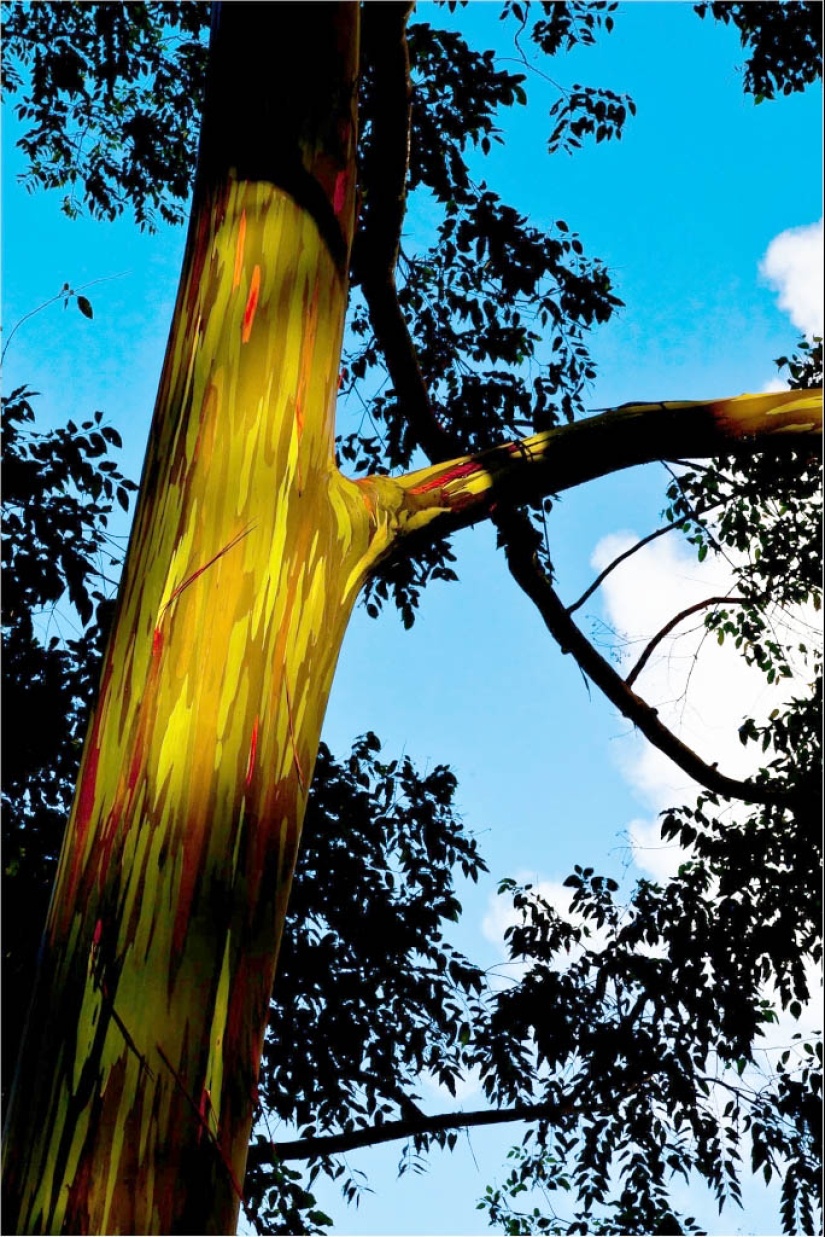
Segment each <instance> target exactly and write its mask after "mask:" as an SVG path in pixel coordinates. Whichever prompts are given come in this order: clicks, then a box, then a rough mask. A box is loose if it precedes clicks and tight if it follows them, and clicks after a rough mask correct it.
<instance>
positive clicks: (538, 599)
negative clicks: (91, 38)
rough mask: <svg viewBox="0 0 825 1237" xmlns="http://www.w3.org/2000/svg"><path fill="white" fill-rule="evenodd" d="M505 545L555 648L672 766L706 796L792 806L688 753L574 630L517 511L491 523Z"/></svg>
mask: <svg viewBox="0 0 825 1237" xmlns="http://www.w3.org/2000/svg"><path fill="white" fill-rule="evenodd" d="M496 523H497V524H498V526H499V528H500V530H501V532H502V535H503V537H504V541H505V552H506V554H507V562H508V565H509V567H510V571H511V573H512V575H513V578H514V579H515V580H516V581H517V582H518V583H519V584H520V585H521V587H522V588H523V589H524V591H525V593H527V595H528V597H530V598H531V600H532V601H533V602H534V603H535V605H536V607H537V609H538V611H539V613H540V614H541V616H542V618H543V619H544V622H545V626H546V627H547V629H548V631H549V632H550V634H551V635H552V636H553V637H554V638H555V640H556V641H557V642H558V644H559V645H560V647H561V649H562V652H564V653H572V655H573V657H574V658H575V659H576V661H577V662H578V664H579V666H580V667H581V669H582V670H583V671H584V673H585V674H586V675H587V676H588V677H589V678H590V679H592V681H593V682H594V683H595V684H596V686H597V687H599V688H600V689H601V690H602V691H603V692H604V694H605V696H607V698H608V700H609V701H610V702H611V704H613V705H615V706H616V708H617V709H618V710H619V711H620V713H622V714H623V715H624V716H625V717H626V718H627V719H628V721H631V722H633V724H634V726H636V728H637V729H638V730H640V731H641V733H642V734H643V735H644V736H645V738H646V739H647V740H648V742H649V743H652V744H653V746H654V747H656V748H658V749H659V751H660V752H664V754H665V755H666V756H668V757H669V758H670V759H671V760H672V761H673V762H674V764H676V765H678V767H679V768H680V769H681V770H682V771H683V772H684V773H686V774H687V775H688V776H689V777H692V778H693V779H694V780H695V781H697V782H699V783H700V784H701V785H702V786H704V787H705V789H706V790H708V791H710V792H711V794H718V795H723V796H725V797H726V798H729V799H741V800H743V801H744V802H745V803H760V804H764V805H767V806H782V805H788V806H793V805H794V804H795V802H796V796H795V795H794V794H793V793H787V792H785V793H783V792H782V791H781V790H778V789H771V788H770V787H767V786H762V785H759V784H757V783H755V782H741V781H737V780H736V779H735V778H731V777H727V776H726V775H725V774H724V773H720V771H719V769H718V768H717V767H716V765H709V764H706V763H705V761H704V760H702V758H701V757H700V756H698V755H697V753H696V752H694V751H693V749H692V748H690V747H688V746H687V744H686V743H683V742H682V740H681V739H679V738H677V736H676V735H675V734H673V732H672V731H671V730H669V729H668V728H667V726H665V725H664V723H663V722H662V721H660V719H659V715H658V713H657V711H656V709H654V708H652V707H651V706H650V705H649V704H648V703H647V701H645V700H643V699H642V698H641V696H637V695H636V693H635V692H634V691H633V690H632V689H631V688H630V687H628V686H627V684H626V683H625V681H624V680H623V679H622V677H621V675H619V674H617V672H616V671H615V670H614V669H613V667H612V666H611V665H610V663H609V662H607V661H606V660H605V659H604V658H603V657H602V655H601V654H600V653H599V652H598V651H597V650H596V649H595V648H594V647H593V645H592V644H591V643H590V641H589V640H588V639H587V637H586V636H585V635H584V634H583V633H582V632H581V631H580V630H579V629H578V627H577V626H576V624H575V623H574V622H573V620H572V619H571V618H570V616H569V614H568V613H567V610H566V608H565V606H564V604H563V603H562V601H561V600H560V598H559V597H558V595H557V593H556V591H555V589H554V588H553V586H552V584H551V583H550V581H549V580H548V578H547V576H546V575H545V574H544V572H543V571H542V569H541V565H540V564H539V562H538V558H537V555H536V533H535V530H534V529H533V526H532V525H531V524H530V522H529V520H528V519H527V517H526V516H525V515H523V514H522V513H521V512H507V513H502V514H501V515H498V516H497V518H496Z"/></svg>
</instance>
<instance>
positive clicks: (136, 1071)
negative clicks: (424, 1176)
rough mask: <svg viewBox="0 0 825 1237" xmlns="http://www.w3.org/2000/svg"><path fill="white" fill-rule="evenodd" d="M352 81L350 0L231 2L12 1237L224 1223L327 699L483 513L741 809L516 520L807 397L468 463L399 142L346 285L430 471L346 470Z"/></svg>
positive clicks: (792, 409)
mask: <svg viewBox="0 0 825 1237" xmlns="http://www.w3.org/2000/svg"><path fill="white" fill-rule="evenodd" d="M381 8H382V15H381V18H380V19H377V20H380V21H384V22H385V23H386V27H387V30H386V34H387V38H386V44H385V50H386V57H385V58H384V59H383V60H381V61H380V63H379V62H378V61H376V64H375V74H374V79H373V84H372V85H373V89H374V91H375V95H376V98H378V99H379V100H380V99H381V98H382V92H383V101H384V102H385V103H386V107H387V110H388V112H395V114H401V115H406V117H407V124H409V74H408V69H407V66H406V46H405V42H404V21H405V18H406V15H407V12H408V6H407V5H405V4H398V5H387V6H381ZM358 65H359V8H358V5H357V4H354V3H324V4H317V5H307V4H297V5H292V4H278V5H263V4H261V5H247V4H231V5H225V6H217V7H216V10H215V16H214V22H213V31H212V40H211V47H210V64H209V72H208V82H207V94H206V101H205V108H204V119H203V127H202V134H201V143H200V154H199V163H198V171H197V179H196V186H195V192H194V200H193V206H192V213H191V219H190V224H189V234H188V241H187V247H186V253H185V258H184V265H183V272H182V275H181V281H180V290H179V293H178V299H177V304H176V308H175V313H174V319H173V323H172V328H171V332H170V337H169V343H168V347H167V352H166V359H165V363H164V368H163V373H162V378H161V384H160V391H159V395H158V399H157V404H156V408H155V415H154V421H153V426H152V432H151V438H150V442H149V447H148V452H147V457H146V462H145V466H144V471H143V477H142V482H141V487H140V498H139V503H138V509H137V513H136V518H135V523H134V528H133V532H132V537H131V541H130V547H129V552H128V556H127V562H126V566H125V570H124V574H123V579H122V584H121V588H120V594H119V600H118V606H117V614H116V618H115V622H114V627H113V631H112V635H111V639H110V642H109V646H108V650H107V653H106V656H105V660H104V668H103V675H102V682H101V686H100V693H99V699H98V703H97V706H96V708H95V711H94V714H93V717H92V721H91V724H90V728H89V733H88V736H87V740H86V745H85V750H84V756H83V762H82V767H81V773H80V778H79V782H78V787H77V792H76V796H75V802H74V807H73V810H72V815H71V819H70V823H69V827H68V830H67V835H66V840H65V843H64V847H63V851H62V855H61V860H60V866H59V872H58V878H57V883H56V887H55V891H54V895H53V899H52V903H51V907H50V911H49V916H48V922H47V927H46V933H45V937H44V942H43V947H42V951H41V957H40V963H39V973H38V979H37V984H36V989H35V996H34V999H33V1003H32V1007H31V1011H30V1014H29V1020H28V1026H27V1031H26V1034H25V1037H24V1040H25V1042H24V1048H23V1051H22V1054H21V1060H20V1064H19V1067H18V1071H17V1075H16V1081H15V1085H14V1090H13V1095H12V1098H11V1102H10V1114H9V1118H8V1123H7V1131H6V1141H7V1158H6V1165H5V1173H4V1182H5V1187H4V1188H5V1197H6V1204H5V1207H6V1210H5V1225H6V1228H7V1231H10V1232H11V1231H14V1232H19V1233H56V1232H66V1233H132V1234H134V1233H230V1232H234V1231H235V1227H236V1222H237V1217H238V1208H239V1204H240V1201H241V1199H242V1191H243V1180H244V1172H245V1166H246V1157H247V1148H248V1143H249V1135H250V1129H251V1126H252V1121H253V1113H254V1107H255V1097H256V1083H257V1075H258V1068H259V1061H260V1057H261V1052H262V1045H263V1037H264V1033H265V1030H266V1025H267V1015H268V1006H269V997H270V993H271V990H272V985H273V981H274V979H275V973H276V963H277V956H278V945H279V938H280V934H281V930H282V925H283V922H284V916H285V911H286V906H287V899H288V896H289V889H290V882H291V879H292V873H293V869H294V866H295V861H296V856H297V852H298V846H299V839H300V832H301V822H302V818H303V814H304V809H305V806H306V800H307V793H308V788H309V785H310V780H311V778H312V774H313V766H314V764H315V759H316V754H317V750H318V744H319V737H320V730H321V723H322V719H323V715H324V708H325V704H326V701H327V697H328V694H329V689H330V684H331V681H332V677H333V673H334V670H335V664H336V659H337V656H338V651H339V648H340V646H341V641H342V638H343V635H344V632H345V629H346V625H347V620H348V617H349V615H350V613H351V610H352V607H353V604H354V602H355V600H356V598H357V597H358V595H359V592H360V590H361V589H362V588H363V586H364V585H365V583H366V582H367V581H368V580H369V579H370V578H371V576H373V574H374V573H375V571H376V570H377V569H378V568H379V566H382V567H383V566H385V565H386V564H387V562H389V561H391V560H392V559H393V558H401V557H403V556H405V555H410V554H415V553H417V552H420V551H421V550H422V548H426V546H427V545H428V544H431V543H432V542H433V541H434V540H436V539H437V538H440V537H443V535H444V534H445V533H448V532H452V531H454V530H456V529H458V528H461V527H464V526H466V525H468V524H471V523H474V522H477V521H479V520H484V519H489V518H493V519H494V520H496V522H497V523H498V525H499V528H500V530H501V535H502V537H503V538H504V540H505V541H506V543H507V546H508V555H509V558H510V564H511V567H512V569H513V572H514V574H515V575H516V578H517V579H519V581H520V583H522V584H523V586H524V587H525V588H526V589H527V591H528V592H530V593H531V595H532V596H534V599H535V600H536V602H537V604H538V605H539V608H540V609H541V611H542V614H543V615H544V617H545V620H546V622H547V624H548V626H549V627H550V629H551V631H554V634H557V635H558V636H559V638H560V639H562V641H563V642H564V643H565V644H566V646H567V647H570V648H571V650H572V651H573V652H574V653H576V655H577V656H579V658H580V661H581V663H582V665H583V666H584V668H585V669H586V670H587V672H588V673H589V674H590V675H591V677H592V678H593V679H594V680H595V681H596V682H597V683H599V685H600V686H602V687H603V689H604V690H605V691H606V692H607V694H608V695H609V696H611V699H613V698H616V699H617V701H619V702H620V703H624V704H627V702H628V700H630V701H631V704H633V702H635V704H634V707H635V708H636V713H635V715H634V720H635V721H636V722H637V724H639V725H640V727H641V728H642V729H643V730H644V731H645V733H646V734H648V736H649V737H650V738H651V739H652V740H653V741H654V742H658V744H659V746H661V747H663V749H664V750H668V751H669V752H670V754H671V755H673V756H674V758H675V759H678V760H679V761H680V763H681V764H682V767H683V768H685V769H686V770H687V771H688V772H691V773H694V774H695V775H698V776H700V779H701V780H702V781H703V783H704V784H705V785H706V786H707V787H708V788H709V789H710V790H711V791H712V792H717V793H721V794H730V795H734V796H736V795H739V796H740V797H742V796H743V791H742V787H741V785H740V784H738V783H734V782H733V781H732V780H731V779H728V778H726V777H725V776H724V774H723V773H721V772H719V771H717V770H716V769H715V768H711V767H708V766H704V765H702V763H701V761H698V758H694V757H692V754H691V753H689V752H688V751H687V749H682V748H680V747H679V745H678V741H677V740H674V739H673V737H672V736H669V735H667V734H666V733H665V732H664V730H663V728H662V727H661V726H660V724H659V723H658V721H657V719H656V716H655V710H646V711H645V709H646V706H644V704H643V702H641V701H639V700H638V697H635V696H633V695H632V693H630V694H629V695H628V692H627V691H624V694H623V693H622V688H621V686H620V685H619V684H618V683H617V682H616V681H615V680H616V676H615V674H613V678H611V674H612V673H613V672H611V671H610V670H609V667H606V666H605V665H601V666H600V665H599V664H597V663H596V662H594V661H593V660H592V658H590V657H589V654H588V652H587V650H586V649H585V648H584V647H583V646H582V647H581V648H579V647H578V646H577V645H576V639H577V637H576V629H575V628H574V627H573V625H572V623H570V621H569V616H567V614H566V613H565V612H563V610H562V609H560V608H559V606H558V603H557V600H556V599H555V595H554V594H553V593H552V589H550V588H549V585H547V583H546V581H545V582H544V583H542V582H538V583H536V579H537V577H535V578H534V576H533V569H534V566H535V563H534V557H535V555H534V546H533V545H532V543H531V541H530V538H529V536H524V535H522V534H523V529H521V528H520V525H519V519H520V516H519V514H518V511H517V508H518V506H519V505H520V504H523V503H525V502H528V501H535V500H537V499H540V498H541V497H542V496H543V495H546V494H549V493H553V492H557V491H559V490H562V489H564V488H565V487H569V486H572V485H578V484H581V483H583V482H586V481H587V480H589V479H592V478H594V477H598V476H600V475H603V474H605V473H607V472H610V471H613V470H615V469H618V468H623V467H628V466H630V465H634V464H639V463H643V462H646V461H651V460H657V459H662V458H665V459H668V458H670V459H673V458H684V457H701V456H712V455H715V454H719V453H720V452H722V451H724V452H726V453H729V454H732V455H736V454H737V453H740V454H741V453H749V452H752V451H753V450H754V449H755V448H757V447H758V448H760V449H763V450H772V449H774V447H776V449H782V447H783V446H784V445H785V444H787V443H788V442H793V443H798V442H800V441H805V440H807V439H813V438H814V437H815V435H816V434H817V431H818V427H819V424H820V422H821V413H820V409H819V400H818V397H817V396H815V395H811V394H809V393H800V392H797V391H792V392H786V393H783V394H772V395H762V396H741V397H738V398H735V399H726V400H720V401H718V402H715V403H703V404H693V403H683V402H674V403H667V404H662V405H655V406H652V405H642V404H639V405H632V406H626V407H624V408H621V409H618V410H613V411H610V412H607V413H604V414H602V415H601V416H598V417H593V418H590V419H588V420H586V421H583V422H580V423H578V424H575V425H569V426H563V427H556V428H551V429H548V430H547V431H545V432H543V433H540V434H536V435H534V436H532V437H530V438H526V439H523V440H522V441H518V442H512V443H506V444H504V445H499V446H494V447H491V448H489V449H487V450H484V451H481V452H477V453H475V454H456V452H455V450H454V449H452V443H451V440H450V437H449V435H448V434H447V433H446V432H445V430H444V428H443V426H442V425H441V424H440V423H439V421H438V420H437V419H436V418H435V417H434V416H433V415H432V410H431V408H430V407H429V406H428V402H427V392H426V389H425V387H424V385H423V383H422V377H421V372H420V369H418V367H417V365H416V359H415V355H414V351H413V350H412V347H411V344H410V339H409V335H408V333H407V331H406V327H405V323H404V319H403V315H402V314H401V310H400V308H399V303H398V297H397V295H396V292H395V285H394V274H393V268H394V264H395V260H396V258H397V253H398V237H399V235H400V224H401V219H402V218H403V210H404V180H405V168H406V157H407V155H406V143H404V142H402V143H399V144H396V146H395V148H394V151H393V152H392V154H391V159H390V162H389V164H388V166H387V169H386V177H385V179H384V181H383V182H382V184H383V188H381V187H378V186H376V185H373V186H372V194H371V198H370V200H369V201H368V202H367V203H366V206H367V208H368V211H367V213H368V215H369V216H371V226H372V233H373V238H374V248H373V251H372V255H371V259H370V261H369V262H366V261H363V260H362V262H361V265H360V282H361V286H362V289H363V292H364V296H365V298H366V301H367V303H368V305H369V309H370V312H371V314H372V316H373V320H374V321H375V322H380V323H381V330H382V332H383V338H382V346H383V347H384V350H385V352H386V355H387V361H388V366H389V369H390V374H391V377H392V381H393V384H394V387H395V389H396V393H397V395H398V398H399V402H400V404H401V406H402V410H403V411H404V412H405V413H406V414H407V415H408V418H409V423H410V425H411V427H412V433H413V436H414V438H415V439H416V441H417V442H418V444H419V445H420V446H421V447H422V448H423V449H424V450H425V451H426V452H427V453H428V454H429V457H430V461H431V463H430V464H429V465H428V466H427V467H425V468H423V469H420V470H418V471H413V472H408V473H406V474H405V475H403V476H400V477H395V478H390V477H387V476H381V475H371V476H366V477H363V478H361V479H359V480H357V481H356V480H351V479H349V478H347V477H345V476H343V475H342V473H341V472H340V471H339V470H338V467H337V465H336V458H335V449H334V448H335V438H334V435H335V406H336V395H337V391H338V386H339V370H340V355H341V344H342V335H343V328H344V317H345V312H346V308H347V296H348V271H349V269H350V251H351V246H352V241H353V232H354V226H355V217H356V199H357V195H358V170H357V166H356V145H357V85H358ZM376 220H377V221H378V222H377V223H376ZM548 590H549V591H548ZM674 744H676V746H674ZM691 762H693V763H691ZM767 793H768V792H767V791H764V790H762V791H760V788H759V787H758V786H756V785H754V784H751V785H750V786H749V787H748V789H747V794H748V795H749V796H750V798H751V800H752V801H756V802H759V801H760V794H761V795H762V796H763V798H764V797H765V795H767ZM282 1050H283V1052H284V1053H288V1052H289V1044H284V1045H283V1046H282Z"/></svg>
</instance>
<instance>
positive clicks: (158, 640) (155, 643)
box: [152, 627, 163, 661]
mask: <svg viewBox="0 0 825 1237" xmlns="http://www.w3.org/2000/svg"><path fill="white" fill-rule="evenodd" d="M162 652H163V632H162V631H161V629H160V628H159V627H156V628H155V630H154V634H153V635H152V661H157V660H158V658H159V657H160V655H161V653H162Z"/></svg>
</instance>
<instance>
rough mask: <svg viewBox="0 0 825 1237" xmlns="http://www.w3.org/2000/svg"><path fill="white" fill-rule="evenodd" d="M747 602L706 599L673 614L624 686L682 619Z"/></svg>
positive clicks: (728, 599) (720, 598)
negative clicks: (716, 607) (704, 611)
mask: <svg viewBox="0 0 825 1237" xmlns="http://www.w3.org/2000/svg"><path fill="white" fill-rule="evenodd" d="M749 600H751V599H750V598H748V597H706V598H705V600H704V601H697V602H696V603H695V605H692V606H687V607H686V608H685V609H684V610H680V611H679V613H678V614H674V616H673V618H672V619H670V620H669V621H668V622H667V623H665V625H664V627H662V628H661V630H660V631H657V632H656V635H655V636H654V637H653V638H652V639H651V640H649V641H648V643H647V645H646V646H645V649H644V652H643V653H642V655H641V657H640V658H639V660H638V661H637V662H636V665H635V666H634V667H633V669H632V670H631V671H630V674H629V675H628V676H627V678H626V679H625V686H626V687H632V686H633V684H634V683H635V682H636V680H637V679H638V677H639V675H640V674H641V673H642V671H643V670H644V668H645V666H646V665H647V663H648V661H649V660H650V655H651V653H653V651H654V650H655V649H656V647H657V646H658V645H659V644H661V642H662V641H663V640H664V639H665V637H666V636H668V635H669V634H670V633H671V632H672V631H673V629H674V627H678V626H679V624H680V623H681V622H682V620H683V619H686V618H690V616H691V614H698V612H699V611H700V610H706V609H707V607H708V606H744V605H747V603H748V601H749ZM567 613H568V614H569V613H570V611H569V610H568V611H567Z"/></svg>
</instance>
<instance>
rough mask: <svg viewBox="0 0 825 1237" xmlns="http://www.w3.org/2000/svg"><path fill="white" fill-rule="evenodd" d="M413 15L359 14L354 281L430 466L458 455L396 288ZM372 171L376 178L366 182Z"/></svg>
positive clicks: (380, 7)
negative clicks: (361, 183) (360, 120)
mask: <svg viewBox="0 0 825 1237" xmlns="http://www.w3.org/2000/svg"><path fill="white" fill-rule="evenodd" d="M412 8H413V5H412V3H407V2H405V3H403V4H370V5H366V6H365V8H364V44H365V50H367V51H369V52H371V61H372V85H373V116H372V128H371V133H370V138H371V141H370V150H369V155H368V163H367V168H366V169H365V172H366V174H367V195H366V199H365V203H364V210H363V216H362V231H361V232H360V234H359V235H357V236H356V245H355V250H354V254H353V268H354V271H353V277H354V279H355V280H356V281H357V282H359V283H360V285H361V290H362V292H363V293H364V298H365V300H366V302H367V308H368V310H369V315H370V321H371V323H372V329H373V332H374V333H375V338H376V340H377V341H378V344H379V346H380V348H381V351H382V352H383V353H384V358H385V360H386V362H387V369H388V370H389V374H390V380H391V381H392V384H393V387H394V389H395V393H396V396H397V397H398V400H399V403H400V404H402V405H403V411H404V415H405V417H406V419H407V422H408V424H409V426H410V428H411V429H412V432H413V434H414V436H415V439H416V441H417V442H418V445H419V446H420V447H421V448H422V450H423V451H424V452H425V453H426V455H427V456H428V457H429V458H430V459H431V460H445V459H449V458H450V457H451V456H453V455H455V452H456V446H455V443H454V442H453V440H452V438H451V436H450V435H449V434H448V433H447V431H446V430H445V429H444V428H443V427H442V426H441V425H440V424H439V421H438V419H437V418H436V416H435V413H434V412H433V408H432V405H431V403H430V397H429V393H428V391H427V386H426V383H425V382H424V378H423V375H422V373H421V368H420V366H419V364H418V356H417V354H416V350H415V346H414V344H413V341H412V338H411V336H410V332H409V329H408V327H407V322H406V319H405V318H404V314H403V312H402V310H401V306H400V305H399V303H398V292H397V288H396V284H395V268H396V262H397V259H398V251H399V248H400V243H401V228H402V225H403V222H404V214H405V211H406V202H407V190H406V182H407V171H408V166H409V150H410V121H411V98H412V86H411V83H410V58H409V52H408V49H407V39H406V25H407V19H408V17H409V15H410V12H411V10H412ZM371 168H375V170H376V174H375V175H373V176H371V177H370V176H369V171H370V169H371Z"/></svg>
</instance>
